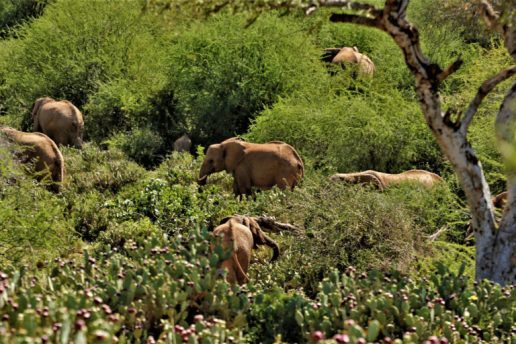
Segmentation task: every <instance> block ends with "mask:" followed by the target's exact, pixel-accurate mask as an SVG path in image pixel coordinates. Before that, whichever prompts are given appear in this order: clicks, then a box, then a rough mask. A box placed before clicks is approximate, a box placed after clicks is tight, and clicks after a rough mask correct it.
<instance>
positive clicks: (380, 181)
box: [330, 170, 443, 190]
mask: <svg viewBox="0 0 516 344" xmlns="http://www.w3.org/2000/svg"><path fill="white" fill-rule="evenodd" d="M330 179H331V180H333V181H342V182H346V183H350V184H368V185H373V186H375V187H377V188H378V189H380V190H383V189H385V188H387V187H389V186H391V185H394V184H399V183H403V182H408V181H413V182H417V183H420V184H422V185H424V186H426V187H431V186H433V185H435V184H436V183H440V182H442V180H443V179H442V178H441V177H440V176H438V175H437V174H435V173H432V172H428V171H425V170H409V171H405V172H402V173H398V174H389V173H383V172H378V171H373V170H368V171H364V172H357V173H336V174H334V175H333V176H331V177H330Z"/></svg>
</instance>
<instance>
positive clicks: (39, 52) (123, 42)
mask: <svg viewBox="0 0 516 344" xmlns="http://www.w3.org/2000/svg"><path fill="white" fill-rule="evenodd" d="M78 13H80V15H78ZM140 14H141V13H140V7H139V4H138V2H128V3H122V2H116V1H115V2H111V1H109V2H106V1H95V2H91V1H84V0H81V1H75V0H74V1H71V0H64V1H59V2H56V3H53V4H50V5H48V6H47V7H46V10H45V15H44V16H42V17H40V18H38V19H37V20H35V21H34V22H33V23H32V24H31V25H30V26H29V25H26V26H23V27H21V28H20V29H19V30H17V31H16V37H17V39H16V40H15V41H14V42H13V43H12V44H10V49H9V50H8V51H7V52H6V59H7V60H3V61H2V62H1V63H0V69H2V70H7V72H6V75H5V79H6V80H5V83H4V85H3V87H2V89H3V93H4V96H5V97H6V98H7V100H8V104H7V107H8V111H9V112H11V113H18V114H20V115H21V114H25V116H26V119H27V123H26V125H25V126H26V127H29V125H28V124H29V123H28V119H29V116H28V113H29V111H30V106H31V104H32V103H33V101H34V100H35V99H36V98H37V97H41V96H45V95H48V96H52V97H54V98H64V99H68V100H70V101H71V102H72V103H74V104H75V105H77V106H79V108H82V106H83V105H84V104H86V103H87V102H88V99H89V98H90V97H92V96H93V95H94V94H95V93H96V92H97V90H99V86H100V85H103V84H111V83H116V82H117V80H119V79H122V80H127V81H125V84H126V85H127V84H128V81H129V80H131V81H132V84H133V86H132V88H131V89H132V90H135V89H139V90H140V93H139V94H138V96H139V98H141V97H142V95H145V92H150V90H153V89H155V87H156V85H158V86H159V82H157V80H158V79H157V77H156V73H157V71H159V69H160V61H161V60H162V59H161V56H162V55H160V54H162V51H160V50H159V49H157V48H156V46H159V44H160V40H159V39H157V36H158V35H159V33H160V27H159V25H157V24H158V22H157V21H156V20H155V19H156V18H154V20H153V21H151V20H149V18H148V17H146V16H141V15H140ZM125 94H127V92H126V93H125ZM133 97H134V98H137V99H138V97H135V96H133ZM106 110H107V109H106ZM106 120H107V119H106ZM88 122H89V121H88V113H86V123H87V125H88ZM122 123H123V122H122ZM107 129H108V130H107V133H109V131H111V130H113V129H114V128H107ZM86 133H87V135H89V134H88V130H86Z"/></svg>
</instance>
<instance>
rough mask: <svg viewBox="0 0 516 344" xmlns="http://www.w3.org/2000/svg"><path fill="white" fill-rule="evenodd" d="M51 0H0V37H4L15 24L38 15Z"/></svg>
mask: <svg viewBox="0 0 516 344" xmlns="http://www.w3.org/2000/svg"><path fill="white" fill-rule="evenodd" d="M50 1H51V0H4V1H2V2H0V37H6V36H8V35H9V33H10V31H11V30H12V29H13V28H15V27H16V26H17V25H21V24H23V23H24V22H25V21H27V20H31V19H33V18H34V17H39V16H40V15H41V14H43V9H44V8H45V6H46V5H47V4H48V3H49V2H50Z"/></svg>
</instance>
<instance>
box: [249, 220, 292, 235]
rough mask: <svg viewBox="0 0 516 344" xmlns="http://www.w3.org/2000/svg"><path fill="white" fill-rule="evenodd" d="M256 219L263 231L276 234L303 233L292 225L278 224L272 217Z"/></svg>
mask: <svg viewBox="0 0 516 344" xmlns="http://www.w3.org/2000/svg"><path fill="white" fill-rule="evenodd" d="M254 219H255V220H256V222H257V223H258V225H259V226H260V227H261V228H262V229H264V228H267V229H269V230H271V231H273V232H275V233H279V232H281V231H287V232H291V233H296V234H299V233H301V231H300V230H299V228H297V227H295V226H293V225H291V224H290V223H282V222H278V221H276V219H275V218H274V217H271V216H258V217H255V218H254Z"/></svg>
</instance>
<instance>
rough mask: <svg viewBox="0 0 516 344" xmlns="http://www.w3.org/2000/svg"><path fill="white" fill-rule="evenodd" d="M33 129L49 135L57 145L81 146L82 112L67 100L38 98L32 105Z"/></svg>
mask: <svg viewBox="0 0 516 344" xmlns="http://www.w3.org/2000/svg"><path fill="white" fill-rule="evenodd" d="M32 121H33V126H34V127H33V131H38V132H41V133H43V134H45V135H47V136H48V137H50V138H51V139H52V140H54V142H55V143H56V144H58V145H65V146H73V147H76V148H82V134H83V130H84V120H83V118H82V113H81V112H80V111H79V109H77V107H75V106H74V105H73V104H72V103H71V102H69V101H68V100H60V101H56V100H54V99H52V98H50V97H44V98H38V99H36V101H35V102H34V105H33V107H32Z"/></svg>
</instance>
